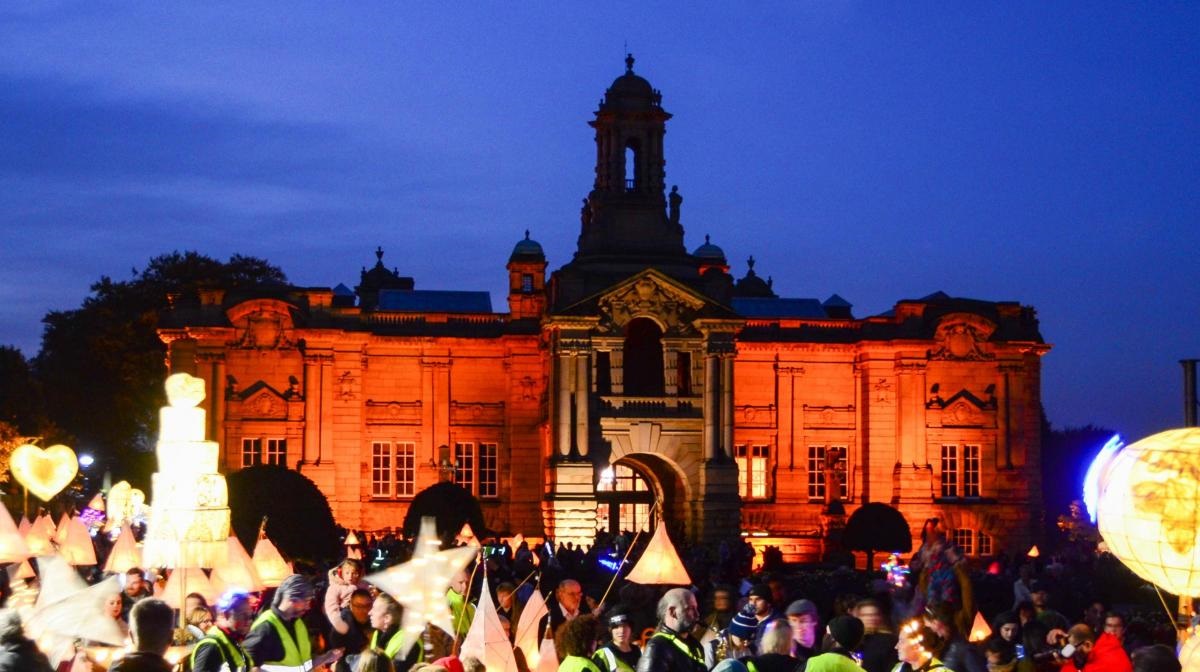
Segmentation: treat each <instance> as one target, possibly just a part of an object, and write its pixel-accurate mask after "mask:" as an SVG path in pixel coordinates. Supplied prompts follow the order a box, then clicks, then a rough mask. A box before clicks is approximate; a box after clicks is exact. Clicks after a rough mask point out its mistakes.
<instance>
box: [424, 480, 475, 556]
mask: <svg viewBox="0 0 1200 672" xmlns="http://www.w3.org/2000/svg"><path fill="white" fill-rule="evenodd" d="M426 516H428V517H431V518H435V519H436V520H437V531H438V535H439V536H441V538H442V546H443V547H446V548H449V547H450V546H451V545H452V542H453V541H454V537H455V536H457V535H458V533H459V532H460V531H461V530H462V526H463V523H470V524H471V531H473V532H474V533H475V536H476V537H478V538H479V539H481V540H482V539H483V538H484V536H486V533H487V528H486V527H485V526H484V524H483V510H482V509H481V508H479V500H477V499H475V497H474V495H472V494H471V493H470V492H469V491H467V489H466V488H463V487H462V486H461V485H455V484H454V483H448V482H443V483H435V484H433V485H431V486H429V487H428V488H425V489H424V490H422V491H420V492H418V493H417V496H416V497H413V500H412V505H411V506H409V507H408V513H407V514H406V515H405V516H404V534H406V535H408V536H410V537H414V536H416V535H417V532H419V531H420V530H421V518H423V517H426Z"/></svg>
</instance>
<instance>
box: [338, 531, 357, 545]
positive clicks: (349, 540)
mask: <svg viewBox="0 0 1200 672" xmlns="http://www.w3.org/2000/svg"><path fill="white" fill-rule="evenodd" d="M358 543H359V542H358V535H356V534H354V530H350V534H347V535H346V541H344V542H342V544H343V545H345V546H358Z"/></svg>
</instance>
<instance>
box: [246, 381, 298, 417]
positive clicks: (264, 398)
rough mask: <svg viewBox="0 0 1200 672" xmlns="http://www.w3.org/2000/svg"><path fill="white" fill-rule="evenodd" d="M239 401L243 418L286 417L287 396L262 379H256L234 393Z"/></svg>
mask: <svg viewBox="0 0 1200 672" xmlns="http://www.w3.org/2000/svg"><path fill="white" fill-rule="evenodd" d="M236 398H237V399H238V400H240V401H241V413H240V415H241V416H242V417H244V418H284V417H287V402H288V400H287V397H285V396H284V395H283V394H281V393H280V392H279V391H278V390H276V389H275V388H273V387H271V386H270V385H268V384H267V383H265V382H263V381H261V380H260V381H258V382H256V383H254V384H253V385H251V386H249V387H247V388H246V389H245V390H243V391H242V392H238V393H237V394H236Z"/></svg>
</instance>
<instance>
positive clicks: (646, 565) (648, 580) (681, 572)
mask: <svg viewBox="0 0 1200 672" xmlns="http://www.w3.org/2000/svg"><path fill="white" fill-rule="evenodd" d="M625 578H626V579H627V580H629V581H632V582H633V583H641V584H647V585H666V586H686V585H689V584H691V582H692V579H691V577H689V576H688V573H687V569H685V568H684V566H683V562H682V561H681V560H680V559H679V553H677V552H676V551H675V545H674V544H672V543H671V538H670V537H668V536H667V526H666V525H663V524H662V523H659V525H658V527H656V528H654V536H652V537H650V543H649V544H647V545H646V550H645V551H644V552H642V557H641V558H640V559H639V560H638V562H637V564H636V565H634V566H633V571H631V572H629V576H627V577H625Z"/></svg>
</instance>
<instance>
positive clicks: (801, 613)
mask: <svg viewBox="0 0 1200 672" xmlns="http://www.w3.org/2000/svg"><path fill="white" fill-rule="evenodd" d="M786 615H787V620H788V625H789V626H791V629H792V656H793V657H794V658H796V659H797V660H800V661H805V660H808V659H809V658H811V657H813V656H815V655H817V654H818V653H820V651H818V650H817V648H818V647H817V626H818V625H819V624H820V620H819V618H818V617H817V605H815V604H813V602H812V600H796V601H795V602H792V603H791V604H789V605H788V608H787V612H786Z"/></svg>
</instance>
